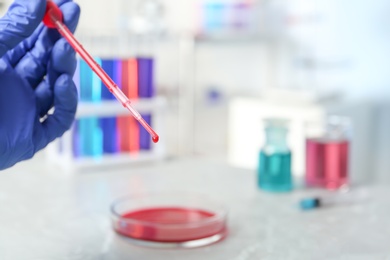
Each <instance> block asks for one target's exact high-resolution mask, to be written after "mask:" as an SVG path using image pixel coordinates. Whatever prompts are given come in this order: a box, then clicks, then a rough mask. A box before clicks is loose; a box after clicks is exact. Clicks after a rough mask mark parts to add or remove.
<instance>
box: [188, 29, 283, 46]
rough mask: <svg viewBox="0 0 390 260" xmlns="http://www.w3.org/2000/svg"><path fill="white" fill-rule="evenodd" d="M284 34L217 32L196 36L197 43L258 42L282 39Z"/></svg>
mask: <svg viewBox="0 0 390 260" xmlns="http://www.w3.org/2000/svg"><path fill="white" fill-rule="evenodd" d="M281 37H282V36H280V35H275V34H269V33H248V32H216V33H205V34H199V35H196V36H195V41H196V42H197V43H218V44H221V43H227V44H228V43H233V44H235V43H258V42H270V41H276V40H278V39H279V40H280V39H281Z"/></svg>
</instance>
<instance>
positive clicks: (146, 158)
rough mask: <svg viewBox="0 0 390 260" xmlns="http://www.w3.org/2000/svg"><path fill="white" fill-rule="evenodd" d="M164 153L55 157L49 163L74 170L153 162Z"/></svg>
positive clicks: (146, 152) (143, 152)
mask: <svg viewBox="0 0 390 260" xmlns="http://www.w3.org/2000/svg"><path fill="white" fill-rule="evenodd" d="M164 158H165V154H164V153H162V152H158V151H140V152H138V153H120V154H104V155H102V156H101V157H98V158H94V157H83V158H73V157H67V159H65V158H64V157H62V156H61V157H57V160H55V159H54V160H53V158H52V160H50V162H51V163H54V164H57V165H58V164H60V165H63V166H64V168H72V169H76V170H80V169H87V168H96V167H109V166H118V165H126V164H134V163H143V162H152V161H153V162H155V161H159V160H163V159H164Z"/></svg>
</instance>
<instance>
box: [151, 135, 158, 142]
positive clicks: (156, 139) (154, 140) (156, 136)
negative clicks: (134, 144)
mask: <svg viewBox="0 0 390 260" xmlns="http://www.w3.org/2000/svg"><path fill="white" fill-rule="evenodd" d="M152 140H153V143H157V142H158V140H160V137H159V136H158V135H155V136H153V137H152Z"/></svg>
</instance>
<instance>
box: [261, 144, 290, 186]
mask: <svg viewBox="0 0 390 260" xmlns="http://www.w3.org/2000/svg"><path fill="white" fill-rule="evenodd" d="M259 159H260V161H259V162H260V163H259V170H258V181H259V182H258V184H259V187H260V188H261V189H263V190H267V191H273V192H283V191H290V190H292V188H293V185H292V180H291V152H289V151H286V152H274V153H271V154H267V153H265V152H264V151H263V150H262V151H261V152H260V158H259Z"/></svg>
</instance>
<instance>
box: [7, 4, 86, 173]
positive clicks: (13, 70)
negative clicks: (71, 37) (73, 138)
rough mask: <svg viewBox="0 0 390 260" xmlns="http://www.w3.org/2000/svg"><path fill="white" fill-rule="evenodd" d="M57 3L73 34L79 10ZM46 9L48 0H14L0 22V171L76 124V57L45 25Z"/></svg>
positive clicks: (32, 153)
mask: <svg viewBox="0 0 390 260" xmlns="http://www.w3.org/2000/svg"><path fill="white" fill-rule="evenodd" d="M56 2H57V4H59V5H60V7H61V10H62V12H63V14H64V21H65V23H66V24H67V25H68V26H69V28H70V29H71V30H73V31H74V30H75V28H76V26H77V22H78V18H79V14H80V10H79V7H78V6H77V5H76V4H75V3H73V2H72V1H70V0H62V1H60V0H59V1H56ZM45 8H46V0H15V1H14V2H13V4H12V5H11V6H10V8H9V10H8V12H7V14H6V15H5V16H4V17H3V18H1V19H0V57H1V58H0V169H5V168H8V167H10V166H12V165H14V164H15V163H17V162H19V161H22V160H26V159H29V158H31V157H32V156H33V155H34V154H35V153H36V152H37V151H39V150H41V149H42V148H44V147H45V146H46V145H47V144H48V143H50V142H51V141H53V140H54V139H56V138H57V137H59V136H61V135H62V134H63V133H64V132H65V131H67V130H68V129H69V128H70V126H71V124H72V122H73V120H74V116H75V112H76V108H77V90H76V87H75V85H74V83H73V81H72V76H73V73H74V70H75V66H76V59H75V53H74V51H73V50H72V49H71V47H70V46H69V45H68V43H66V41H65V40H64V39H61V37H60V35H59V34H58V32H56V31H55V30H49V29H47V28H46V27H45V26H43V24H42V23H41V20H42V17H43V15H44V12H45ZM53 106H54V113H53V114H51V115H48V111H49V110H50V109H51V108H52V107H53Z"/></svg>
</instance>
